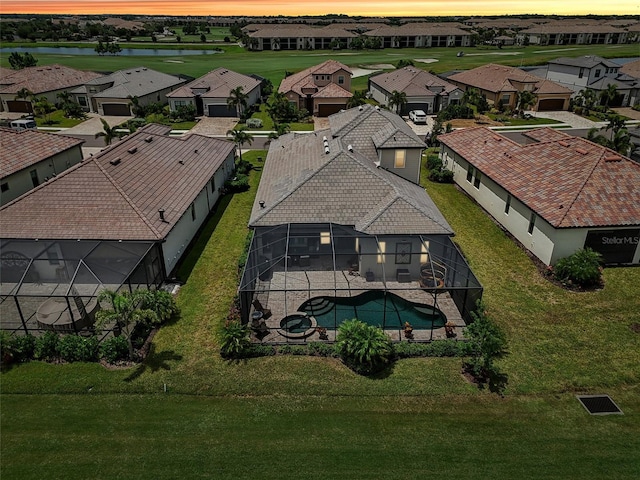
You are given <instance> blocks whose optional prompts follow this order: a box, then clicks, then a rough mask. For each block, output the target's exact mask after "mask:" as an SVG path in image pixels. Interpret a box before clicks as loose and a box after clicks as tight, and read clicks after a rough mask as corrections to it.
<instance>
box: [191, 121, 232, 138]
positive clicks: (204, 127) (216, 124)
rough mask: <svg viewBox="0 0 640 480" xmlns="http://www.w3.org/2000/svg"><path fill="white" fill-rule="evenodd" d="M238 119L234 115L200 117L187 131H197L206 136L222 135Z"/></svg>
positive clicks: (230, 128)
mask: <svg viewBox="0 0 640 480" xmlns="http://www.w3.org/2000/svg"><path fill="white" fill-rule="evenodd" d="M238 121H239V119H238V118H234V117H200V120H198V123H196V124H195V126H194V127H193V128H192V129H191V130H189V133H197V134H198V135H204V136H206V137H224V136H226V135H227V131H228V130H232V129H233V127H235V126H236V124H237V123H238Z"/></svg>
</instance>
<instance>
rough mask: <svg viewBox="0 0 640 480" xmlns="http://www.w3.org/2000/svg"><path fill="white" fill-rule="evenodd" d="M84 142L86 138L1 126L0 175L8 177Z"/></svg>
mask: <svg viewBox="0 0 640 480" xmlns="http://www.w3.org/2000/svg"><path fill="white" fill-rule="evenodd" d="M83 143H84V140H79V139H77V138H72V137H65V136H64V135H57V134H54V133H44V132H39V131H37V130H22V131H20V132H18V131H16V130H13V129H11V128H3V127H0V175H1V176H2V178H5V177H8V176H9V175H12V174H14V173H16V172H19V171H20V170H24V169H25V168H28V167H30V166H31V165H35V164H36V163H38V162H41V161H43V160H46V159H47V158H51V157H53V156H54V155H57V154H59V153H62V152H64V151H66V150H70V149H72V148H74V147H80V145H82V144H83Z"/></svg>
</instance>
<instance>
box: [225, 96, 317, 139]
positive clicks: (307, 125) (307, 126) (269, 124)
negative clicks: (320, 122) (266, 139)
mask: <svg viewBox="0 0 640 480" xmlns="http://www.w3.org/2000/svg"><path fill="white" fill-rule="evenodd" d="M251 118H259V119H260V120H262V128H250V129H249V130H252V131H263V132H265V131H266V132H270V131H272V130H273V129H274V127H273V120H272V119H271V117H270V116H269V114H268V113H267V109H266V106H265V104H264V103H263V104H261V105H260V111H258V112H255V113H254V114H253V115H251ZM240 128H248V127H247V124H246V123H238V124H237V125H236V126H235V130H238V129H240ZM289 128H290V129H291V130H292V131H307V132H308V131H313V128H314V127H313V121H310V122H304V123H303V122H293V123H290V124H289Z"/></svg>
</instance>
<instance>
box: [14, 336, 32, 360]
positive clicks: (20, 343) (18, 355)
mask: <svg viewBox="0 0 640 480" xmlns="http://www.w3.org/2000/svg"><path fill="white" fill-rule="evenodd" d="M35 349H36V337H34V336H33V335H29V334H27V335H15V336H13V337H12V338H11V347H10V351H11V355H12V357H13V361H14V362H28V361H29V360H31V359H33V355H34V352H35Z"/></svg>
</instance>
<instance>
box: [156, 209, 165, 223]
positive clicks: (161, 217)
mask: <svg viewBox="0 0 640 480" xmlns="http://www.w3.org/2000/svg"><path fill="white" fill-rule="evenodd" d="M158 214H159V215H160V220H161V221H163V222H166V220H165V218H164V208H159V209H158Z"/></svg>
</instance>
